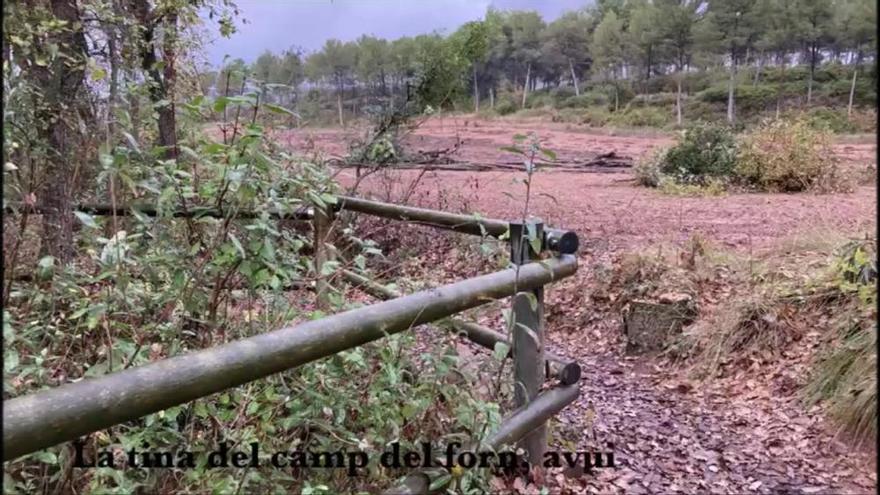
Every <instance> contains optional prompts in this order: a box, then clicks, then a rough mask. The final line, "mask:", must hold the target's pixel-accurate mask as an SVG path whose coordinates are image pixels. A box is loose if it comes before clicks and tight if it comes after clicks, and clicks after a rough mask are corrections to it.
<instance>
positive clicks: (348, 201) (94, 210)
mask: <svg viewBox="0 0 880 495" xmlns="http://www.w3.org/2000/svg"><path fill="white" fill-rule="evenodd" d="M74 209H75V210H77V211H81V212H83V213H89V214H91V215H106V216H109V215H116V216H131V215H133V214H134V212H138V213H140V214H142V215H144V216H148V217H158V216H169V217H175V218H193V217H196V218H197V217H215V218H225V217H226V216H227V215H229V214H230V213H234V216H235V217H237V218H259V217H260V216H262V212H259V211H250V210H239V211H234V212H233V211H232V210H228V209H220V208H213V207H205V206H193V207H190V208H187V209H183V208H177V209H173V210H167V211H166V210H160V209H158V208H156V206H155V205H150V204H134V205H126V206H115V207H114V206H112V205H107V204H79V205H76V206H75V207H74ZM334 209H336V210H346V211H353V212H359V213H365V214H368V215H373V216H377V217H383V218H389V219H393V220H405V221H408V222H412V223H418V224H424V225H428V226H432V227H438V228H442V229H446V230H452V231H455V232H460V233H464V234H472V235H484V234H485V235H488V236H492V237H499V236H501V235H504V233H506V232H507V230H508V222H507V221H505V220H498V219H493V218H478V217H476V216H474V215H463V214H459V213H447V212H445V211H437V210H428V209H425V208H416V207H412V206H401V205H395V204H392V203H383V202H381V201H372V200H368V199H362V198H353V197H350V196H338V197H337V203H336V205H335V206H334ZM4 211H5V212H6V213H21V212H28V213H35V214H46V213H52V210H50V209H49V208H46V207H44V206H41V205H28V204H24V203H20V202H18V203H9V204H7V205H6V206H5V207H4ZM267 213H268V216H269V218H276V219H292V220H310V219H312V218H313V217H314V211H313V209H312V208H310V207H302V208H298V209H296V210H293V211H279V210H270V211H268V212H267ZM543 241H544V248H546V249H549V250H551V251H555V252H558V253H561V254H573V253H576V252H577V250H578V244H579V242H578V237H577V234H575V233H574V232H572V231H570V230H563V229H552V228H550V229H545V231H544V239H543Z"/></svg>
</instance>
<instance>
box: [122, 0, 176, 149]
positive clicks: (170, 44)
mask: <svg viewBox="0 0 880 495" xmlns="http://www.w3.org/2000/svg"><path fill="white" fill-rule="evenodd" d="M132 7H133V10H134V15H135V17H136V18H137V20H138V22H139V23H140V24H141V26H142V27H143V30H144V33H143V47H142V48H141V68H142V69H143V71H144V72H145V73H146V74H147V75H148V77H149V78H150V101H152V103H153V105H156V104H158V103H161V105H157V106H158V108H157V110H156V112H157V114H158V119H157V120H158V122H157V123H158V126H159V137H158V138H159V139H158V145H159V146H161V147H163V148H165V156H166V157H167V158H175V157H176V156H177V123H176V119H175V115H174V103H173V99H174V95H173V93H172V89H173V85H174V79H175V77H176V70H175V67H174V63H175V60H174V59H175V53H176V51H175V43H176V36H177V33H176V31H177V13H176V12H175V11H173V10H171V11H169V12H168V13H166V14H165V15H164V16H163V20H162V22H163V24H164V33H163V34H164V44H163V50H164V52H165V60H164V61H163V62H164V68H163V72H162V73H160V72H159V68H158V59H157V57H156V46H155V34H156V33H155V30H156V22H157V21H156V19H154V15H153V12H152V11H151V10H150V9H151V7H150V3H149V1H148V0H139V1H137V2H134V3H133V5H132Z"/></svg>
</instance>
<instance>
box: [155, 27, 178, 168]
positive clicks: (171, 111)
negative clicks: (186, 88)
mask: <svg viewBox="0 0 880 495" xmlns="http://www.w3.org/2000/svg"><path fill="white" fill-rule="evenodd" d="M164 25H165V26H164V40H163V43H162V51H163V57H164V59H165V60H164V61H165V66H164V67H163V69H162V72H163V74H162V78H163V82H164V88H163V89H164V93H165V94H164V95H163V96H164V99H165V100H166V101H167V103H166V104H165V105H162V106H160V107H159V109H158V112H159V137H160V142H159V144H160V145H161V146H164V147H165V148H166V149H167V150H168V151H166V156H167V157H169V158H176V157H177V118H176V111H175V104H174V96H175V95H174V93H175V92H174V85H175V82H176V80H177V69H176V64H177V60H176V58H177V50H176V44H177V12H176V11H174V10H170V11H169V12H168V13H166V14H165V19H164Z"/></svg>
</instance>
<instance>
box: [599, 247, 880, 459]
mask: <svg viewBox="0 0 880 495" xmlns="http://www.w3.org/2000/svg"><path fill="white" fill-rule="evenodd" d="M875 253H876V240H874V239H867V240H866V239H859V240H852V239H845V238H843V237H841V236H837V235H828V234H827V233H825V234H822V235H821V237H820V236H819V234H817V237H816V238H809V237H802V238H800V239H798V240H796V241H791V240H789V241H788V242H783V243H780V244H779V245H778V246H777V247H775V248H773V249H768V250H767V251H766V252H762V253H757V254H754V255H748V256H743V255H741V254H733V253H729V252H724V251H721V250H719V249H717V248H715V247H714V246H711V245H709V244H708V243H706V242H705V241H704V240H702V239H700V238H691V239H690V240H689V241H688V242H687V243H685V244H684V245H683V246H680V247H677V248H675V247H669V246H659V247H655V248H652V249H649V250H644V251H639V252H637V253H630V254H628V255H625V256H624V257H623V258H621V259H620V260H619V262H617V263H615V264H613V265H612V266H613V268H611V269H610V270H608V271H607V272H606V273H604V274H600V276H599V277H598V278H599V283H598V284H597V287H596V288H595V289H594V290H593V292H592V294H591V299H592V300H593V302H594V303H598V304H600V307H603V308H604V309H605V310H610V311H620V310H621V309H622V308H624V307H625V306H626V305H627V304H628V303H629V302H631V301H633V300H635V299H654V300H658V299H662V298H663V295H664V294H668V293H670V292H674V293H679V294H681V293H683V294H686V295H687V296H688V297H691V298H693V300H694V301H695V302H696V306H697V308H698V310H699V316H698V318H697V319H696V321H695V322H694V323H693V324H692V325H689V326H687V327H685V328H684V330H683V331H682V332H681V333H680V334H679V335H677V336H675V337H673V338H672V339H670V341H668V342H667V347H666V350H665V352H664V355H665V357H666V359H667V360H668V361H669V362H670V363H674V364H677V365H678V366H681V367H684V368H685V369H686V370H687V371H688V373H689V374H690V375H691V376H692V378H694V379H696V380H703V381H713V380H728V379H734V378H737V377H738V378H742V377H744V376H748V377H750V378H751V379H754V380H755V381H760V380H761V379H762V378H763V379H765V380H766V381H767V382H768V383H767V384H766V385H767V386H771V387H773V388H774V389H775V390H776V392H777V393H784V394H793V395H796V396H798V397H799V398H800V399H801V400H802V402H803V404H804V406H805V407H812V406H814V405H819V406H821V407H823V408H825V409H826V411H827V413H828V415H829V416H830V417H831V418H832V419H834V420H835V423H836V425H837V426H838V427H839V429H840V431H841V432H846V433H848V434H850V435H851V436H852V437H853V438H854V439H855V440H856V441H857V442H863V441H871V439H872V438H876V419H877V412H876V326H875V325H876V309H875V301H876V274H877V271H876V261H875V260H876V257H875ZM603 305H604V306H603ZM771 382H772V383H771Z"/></svg>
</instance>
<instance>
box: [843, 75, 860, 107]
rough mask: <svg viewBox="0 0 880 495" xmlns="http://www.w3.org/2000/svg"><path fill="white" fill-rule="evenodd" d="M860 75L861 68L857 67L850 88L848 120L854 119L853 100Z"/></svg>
mask: <svg viewBox="0 0 880 495" xmlns="http://www.w3.org/2000/svg"><path fill="white" fill-rule="evenodd" d="M858 74H859V66H858V65H856V66H855V68H853V78H852V84H851V85H850V87H849V103H848V104H847V106H846V117H847V118H850V117H852V109H853V99H854V97H855V94H856V76H857V75H858Z"/></svg>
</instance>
